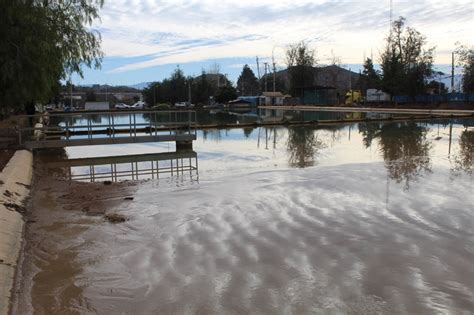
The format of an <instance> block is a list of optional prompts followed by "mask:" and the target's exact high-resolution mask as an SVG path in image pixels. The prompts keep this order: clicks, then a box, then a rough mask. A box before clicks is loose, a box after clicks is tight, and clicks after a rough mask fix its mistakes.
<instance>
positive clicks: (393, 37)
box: [381, 17, 434, 96]
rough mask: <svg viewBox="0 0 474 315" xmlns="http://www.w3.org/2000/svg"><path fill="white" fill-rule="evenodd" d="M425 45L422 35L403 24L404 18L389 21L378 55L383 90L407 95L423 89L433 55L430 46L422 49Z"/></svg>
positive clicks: (420, 91) (430, 70)
mask: <svg viewBox="0 0 474 315" xmlns="http://www.w3.org/2000/svg"><path fill="white" fill-rule="evenodd" d="M425 45H426V37H425V36H423V35H421V33H419V32H418V31H417V30H415V29H414V28H411V27H405V18H403V17H400V18H399V19H398V20H396V21H395V22H393V25H392V30H391V32H390V35H389V36H388V37H387V40H386V46H385V50H384V51H383V53H382V55H381V66H382V71H383V75H382V86H383V89H384V90H385V91H387V92H389V93H391V94H405V95H410V96H415V95H417V94H420V93H423V92H424V88H425V85H426V78H427V77H429V76H431V74H432V65H433V55H434V47H432V48H428V49H425V48H424V46H425Z"/></svg>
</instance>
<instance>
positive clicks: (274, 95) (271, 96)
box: [259, 92, 287, 106]
mask: <svg viewBox="0 0 474 315" xmlns="http://www.w3.org/2000/svg"><path fill="white" fill-rule="evenodd" d="M286 97H287V96H285V95H283V94H282V93H281V92H263V93H262V95H260V97H259V105H260V106H265V105H267V106H268V105H284V104H285V98H286Z"/></svg>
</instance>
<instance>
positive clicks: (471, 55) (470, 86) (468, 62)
mask: <svg viewBox="0 0 474 315" xmlns="http://www.w3.org/2000/svg"><path fill="white" fill-rule="evenodd" d="M455 53H456V54H457V56H458V60H459V61H458V64H459V65H460V66H462V67H463V78H462V89H463V91H464V92H474V46H472V47H471V48H469V47H467V46H463V45H459V44H458V47H457V48H456V51H455Z"/></svg>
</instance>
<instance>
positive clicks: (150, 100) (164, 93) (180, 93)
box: [143, 68, 190, 106]
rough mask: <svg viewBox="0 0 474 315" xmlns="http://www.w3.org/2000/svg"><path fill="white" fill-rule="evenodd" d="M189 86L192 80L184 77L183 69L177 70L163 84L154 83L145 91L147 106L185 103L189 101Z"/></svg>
mask: <svg viewBox="0 0 474 315" xmlns="http://www.w3.org/2000/svg"><path fill="white" fill-rule="evenodd" d="M188 84H190V79H188V78H186V77H185V76H184V73H183V71H182V70H181V69H179V68H177V69H176V70H175V71H174V72H173V74H172V75H171V77H170V78H168V79H164V80H163V81H162V82H153V83H151V84H150V85H149V86H148V87H147V88H145V89H144V90H143V95H144V97H145V102H146V103H147V104H153V105H152V106H154V105H156V104H158V103H170V104H175V103H176V102H184V101H187V100H188Z"/></svg>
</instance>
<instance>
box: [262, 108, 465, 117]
mask: <svg viewBox="0 0 474 315" xmlns="http://www.w3.org/2000/svg"><path fill="white" fill-rule="evenodd" d="M259 108H261V109H282V110H302V111H314V112H318V111H319V112H371V113H387V114H392V113H393V114H416V115H446V116H451V115H454V116H458V115H466V116H469V115H473V114H474V109H465V110H464V109H418V108H390V107H386V108H383V107H348V106H342V107H341V106H315V105H314V106H313V105H295V106H286V105H272V106H259Z"/></svg>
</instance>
